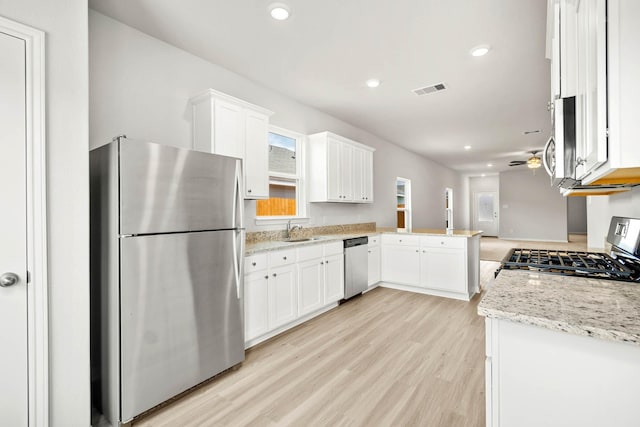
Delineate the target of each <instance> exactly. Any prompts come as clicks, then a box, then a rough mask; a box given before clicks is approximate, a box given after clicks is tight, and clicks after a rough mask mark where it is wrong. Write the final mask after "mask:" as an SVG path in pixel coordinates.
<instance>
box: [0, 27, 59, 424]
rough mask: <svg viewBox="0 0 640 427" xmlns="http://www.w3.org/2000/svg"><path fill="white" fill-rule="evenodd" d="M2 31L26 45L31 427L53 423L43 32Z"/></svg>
mask: <svg viewBox="0 0 640 427" xmlns="http://www.w3.org/2000/svg"><path fill="white" fill-rule="evenodd" d="M0 31H1V32H3V33H6V34H9V35H10V36H13V37H16V38H18V39H22V40H24V42H25V53H26V55H25V60H26V76H25V81H26V104H25V105H26V111H25V117H26V141H25V143H26V171H27V176H26V181H27V187H26V196H27V271H28V277H27V343H28V359H29V360H28V365H27V366H28V367H27V370H28V378H29V379H28V385H27V387H28V397H27V399H28V412H29V413H28V417H29V418H28V419H29V426H30V427H33V426H48V425H49V304H48V269H47V191H46V190H47V185H46V184H47V169H46V165H47V162H46V125H45V117H46V104H45V33H44V32H43V31H41V30H37V29H35V28H32V27H29V26H26V25H23V24H20V23H18V22H15V21H12V20H9V19H6V18H4V17H2V16H0Z"/></svg>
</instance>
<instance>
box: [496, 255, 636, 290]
mask: <svg viewBox="0 0 640 427" xmlns="http://www.w3.org/2000/svg"><path fill="white" fill-rule="evenodd" d="M501 268H504V269H506V270H528V271H538V272H543V273H551V274H563V275H567V276H576V277H587V278H598V279H608V280H620V281H626V282H639V283H640V262H638V261H637V260H633V259H631V258H624V257H619V258H613V257H611V256H609V255H607V254H605V253H600V252H579V251H562V250H549V249H523V248H516V249H512V250H511V251H510V252H509V253H508V254H507V256H506V257H505V258H504V259H503V260H502V267H501ZM496 274H497V273H496Z"/></svg>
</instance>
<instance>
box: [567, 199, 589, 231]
mask: <svg viewBox="0 0 640 427" xmlns="http://www.w3.org/2000/svg"><path fill="white" fill-rule="evenodd" d="M567 229H568V231H569V233H570V234H587V200H586V197H567Z"/></svg>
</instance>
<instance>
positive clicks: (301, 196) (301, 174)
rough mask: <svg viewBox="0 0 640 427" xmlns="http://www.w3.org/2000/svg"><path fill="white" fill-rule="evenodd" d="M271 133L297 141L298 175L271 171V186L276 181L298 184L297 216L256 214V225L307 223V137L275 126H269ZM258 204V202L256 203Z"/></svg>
mask: <svg viewBox="0 0 640 427" xmlns="http://www.w3.org/2000/svg"><path fill="white" fill-rule="evenodd" d="M268 132H269V133H275V134H278V135H282V136H284V137H287V138H291V139H295V141H296V173H295V174H289V173H281V172H273V171H271V170H269V186H271V181H272V180H273V179H276V180H292V181H295V183H296V215H295V216H258V215H257V213H254V215H255V218H256V224H258V225H259V224H286V223H287V222H289V221H291V222H292V223H303V222H307V221H308V220H309V218H308V217H307V191H306V182H305V172H306V170H305V169H306V168H305V165H306V161H305V159H306V157H305V145H306V138H307V137H306V135H304V134H301V133H299V132H295V131H292V130H289V129H285V128H281V127H279V126H275V125H269V130H268ZM256 204H257V202H256Z"/></svg>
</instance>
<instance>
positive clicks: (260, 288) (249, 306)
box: [244, 270, 269, 339]
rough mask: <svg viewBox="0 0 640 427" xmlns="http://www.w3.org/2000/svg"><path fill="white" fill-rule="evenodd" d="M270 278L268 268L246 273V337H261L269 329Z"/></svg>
mask: <svg viewBox="0 0 640 427" xmlns="http://www.w3.org/2000/svg"><path fill="white" fill-rule="evenodd" d="M268 279H269V276H268V272H267V270H262V271H258V272H255V273H250V274H247V275H245V278H244V335H245V338H246V339H251V338H255V337H259V336H260V335H262V334H265V333H267V332H268V331H269V293H268V291H267V288H268V286H269V285H268V283H269V281H268Z"/></svg>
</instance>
